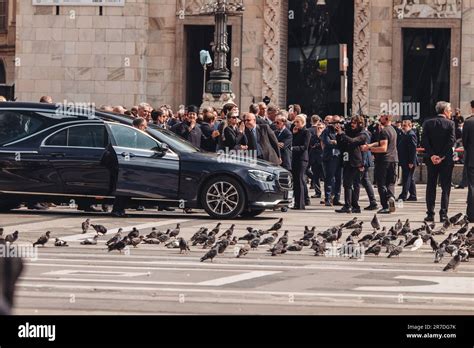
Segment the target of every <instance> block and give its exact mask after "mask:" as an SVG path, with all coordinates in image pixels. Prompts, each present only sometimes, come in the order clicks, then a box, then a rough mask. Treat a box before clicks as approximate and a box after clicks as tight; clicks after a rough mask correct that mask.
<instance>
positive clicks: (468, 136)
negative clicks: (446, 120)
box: [462, 115, 474, 167]
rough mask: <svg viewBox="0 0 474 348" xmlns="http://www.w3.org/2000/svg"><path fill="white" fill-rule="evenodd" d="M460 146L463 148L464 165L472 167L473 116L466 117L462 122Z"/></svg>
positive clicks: (473, 165) (473, 150) (473, 158)
mask: <svg viewBox="0 0 474 348" xmlns="http://www.w3.org/2000/svg"><path fill="white" fill-rule="evenodd" d="M462 144H463V146H464V165H465V166H467V167H474V115H472V116H470V117H468V118H467V119H466V121H465V122H464V126H463V130H462Z"/></svg>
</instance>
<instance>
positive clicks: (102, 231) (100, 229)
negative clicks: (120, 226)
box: [91, 224, 107, 235]
mask: <svg viewBox="0 0 474 348" xmlns="http://www.w3.org/2000/svg"><path fill="white" fill-rule="evenodd" d="M91 226H92V228H93V229H94V230H95V231H96V232H97V234H99V233H100V234H102V235H104V234H106V233H107V229H106V228H105V227H104V226H102V225H94V224H91Z"/></svg>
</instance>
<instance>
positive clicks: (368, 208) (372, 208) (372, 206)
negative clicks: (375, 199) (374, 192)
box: [364, 203, 379, 210]
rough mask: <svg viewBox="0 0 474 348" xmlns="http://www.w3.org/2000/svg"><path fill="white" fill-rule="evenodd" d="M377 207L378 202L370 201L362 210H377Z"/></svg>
mask: <svg viewBox="0 0 474 348" xmlns="http://www.w3.org/2000/svg"><path fill="white" fill-rule="evenodd" d="M378 208H379V206H378V204H377V203H375V204H373V203H371V204H370V205H369V206H368V207H365V208H364V210H377V209H378Z"/></svg>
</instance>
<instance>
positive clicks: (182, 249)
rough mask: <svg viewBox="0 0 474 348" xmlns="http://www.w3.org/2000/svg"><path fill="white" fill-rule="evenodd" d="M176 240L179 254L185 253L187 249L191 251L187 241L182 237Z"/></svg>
mask: <svg viewBox="0 0 474 348" xmlns="http://www.w3.org/2000/svg"><path fill="white" fill-rule="evenodd" d="M178 240H179V253H180V254H182V253H185V254H187V253H188V251H191V249H189V245H188V242H186V240H185V239H184V238H179V239H178Z"/></svg>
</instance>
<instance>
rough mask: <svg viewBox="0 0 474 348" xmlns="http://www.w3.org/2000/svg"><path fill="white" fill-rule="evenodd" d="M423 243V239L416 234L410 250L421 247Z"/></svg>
mask: <svg viewBox="0 0 474 348" xmlns="http://www.w3.org/2000/svg"><path fill="white" fill-rule="evenodd" d="M422 245H423V239H422V238H421V237H420V236H418V238H417V239H416V240H415V241H414V242H413V247H412V248H411V249H410V251H415V250H418V249H420V248H421V246H422Z"/></svg>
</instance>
